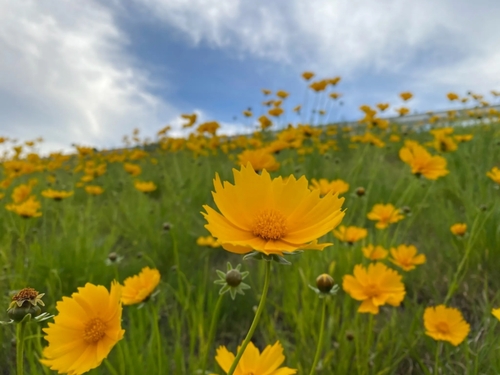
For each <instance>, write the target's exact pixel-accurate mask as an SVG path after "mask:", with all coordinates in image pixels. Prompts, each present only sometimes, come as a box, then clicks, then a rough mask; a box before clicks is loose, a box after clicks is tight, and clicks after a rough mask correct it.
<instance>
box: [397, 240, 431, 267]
mask: <svg viewBox="0 0 500 375" xmlns="http://www.w3.org/2000/svg"><path fill="white" fill-rule="evenodd" d="M391 256H392V258H390V259H389V260H390V261H391V262H392V263H394V264H395V265H396V266H398V267H400V268H402V269H403V270H404V271H411V270H413V269H415V266H417V265H420V264H424V263H425V261H426V258H425V255H424V254H417V248H416V247H415V246H413V245H399V246H398V247H397V248H394V247H393V248H391Z"/></svg>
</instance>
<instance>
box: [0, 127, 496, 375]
mask: <svg viewBox="0 0 500 375" xmlns="http://www.w3.org/2000/svg"><path fill="white" fill-rule="evenodd" d="M434 128H436V129H439V128H441V129H442V128H443V125H440V124H439V123H437V124H435V125H434ZM453 130H454V132H453V133H452V134H446V137H447V139H451V140H454V143H455V144H456V146H457V149H456V150H454V151H451V152H442V151H443V149H442V148H441V149H439V148H440V147H439V140H436V139H437V138H436V136H435V135H432V134H431V133H429V132H428V131H423V130H422V129H420V128H417V129H402V128H400V127H398V126H390V127H388V128H387V129H384V130H380V129H377V128H375V129H371V130H368V129H366V128H365V127H364V126H360V127H359V128H358V129H341V128H340V127H337V126H331V127H326V128H319V130H318V128H308V127H296V128H293V129H292V130H290V129H287V130H283V131H282V132H278V133H273V132H269V131H268V130H264V131H261V132H257V133H255V134H254V135H252V136H249V137H236V138H231V139H229V138H224V137H216V136H212V135H208V134H207V133H205V135H197V136H193V137H191V138H190V139H189V140H188V141H183V140H175V139H171V138H168V137H164V138H162V139H161V140H160V143H159V144H156V145H154V144H151V145H148V146H145V147H143V146H137V147H133V148H130V149H124V150H119V151H102V152H97V151H93V150H92V149H85V148H81V149H79V150H78V152H76V153H75V155H72V156H70V157H65V156H61V155H52V156H51V157H50V158H37V157H35V156H28V155H27V154H28V153H29V147H28V146H25V147H24V150H23V151H22V152H23V153H21V154H19V155H18V156H17V157H15V156H12V157H9V161H7V160H4V162H3V167H4V168H3V172H2V173H3V177H2V178H3V180H2V190H0V192H2V195H3V198H2V200H1V203H2V208H1V211H2V213H1V215H0V233H1V236H0V267H1V270H2V272H1V274H0V306H4V308H3V310H2V311H4V313H2V314H1V315H0V320H4V321H7V320H9V318H8V316H7V314H6V312H5V310H7V307H8V306H9V303H10V299H11V296H12V295H13V293H14V292H15V291H18V290H20V289H22V288H25V287H32V288H35V289H36V290H37V291H39V292H40V293H45V296H44V297H43V301H44V302H45V307H44V308H43V311H46V312H49V313H51V314H57V310H56V303H57V301H60V300H61V299H62V297H63V296H68V297H69V296H71V294H72V293H74V292H76V291H77V288H78V287H82V286H84V285H85V284H86V283H88V282H90V283H93V284H96V285H103V286H105V287H106V288H108V289H109V287H110V284H111V282H112V280H118V281H119V282H123V281H124V280H125V279H126V278H127V277H129V276H132V275H135V274H138V273H139V272H140V271H141V269H142V268H144V267H146V266H149V267H151V268H156V269H158V270H159V271H160V273H161V282H160V284H159V286H158V288H157V291H158V293H157V294H155V295H154V296H153V297H152V298H151V299H149V300H148V301H147V302H145V303H144V304H141V305H140V308H138V305H131V306H124V309H123V321H122V326H123V329H124V330H125V335H124V338H123V339H122V340H121V341H119V342H118V343H117V344H116V346H115V347H114V348H113V350H112V351H111V353H110V354H109V356H108V357H107V358H106V359H105V360H104V362H103V363H102V364H101V366H99V367H98V368H96V369H94V370H91V371H90V372H89V374H94V375H96V374H119V375H123V374H196V373H198V374H200V373H201V369H202V368H203V367H204V366H203V361H204V357H205V353H207V350H208V360H207V366H206V369H207V373H218V374H222V373H224V372H223V371H222V369H221V368H220V367H219V366H218V365H217V363H216V361H215V358H214V357H215V351H216V349H217V348H218V347H219V346H221V345H224V346H226V347H227V348H228V350H229V351H231V352H233V353H235V352H236V348H237V346H238V345H240V344H241V342H242V341H243V339H244V338H245V335H246V334H247V331H248V329H249V327H250V324H251V322H252V319H253V317H254V314H255V311H256V308H257V306H258V304H259V299H260V296H261V293H262V289H263V284H264V273H265V267H266V266H265V264H266V262H264V261H258V260H251V259H250V260H243V259H242V256H241V255H238V254H233V253H231V252H228V251H225V250H224V249H223V248H222V247H210V246H200V245H199V244H197V240H198V238H199V237H201V236H208V235H209V234H210V233H209V232H208V231H207V229H205V227H204V226H205V225H206V224H207V222H206V220H205V219H204V217H203V216H202V214H201V213H200V212H201V211H203V208H202V206H203V205H209V206H211V207H213V208H216V205H215V204H214V201H213V198H212V190H213V189H214V187H213V179H214V177H215V175H216V173H218V174H219V175H220V178H221V180H222V181H230V182H231V183H232V182H233V181H234V180H233V172H232V169H233V168H237V169H239V166H238V164H239V163H238V160H242V159H241V158H242V156H241V155H242V152H243V151H244V150H252V149H256V150H262V149H264V148H265V147H268V146H269V145H270V144H273V143H272V142H273V141H275V140H276V138H277V136H278V135H280V134H281V135H280V136H281V138H280V139H281V140H282V142H286V143H287V146H286V147H282V149H281V150H280V151H279V152H277V153H275V154H273V153H272V152H271V151H267V154H268V155H274V157H275V158H276V161H277V162H279V163H280V165H279V167H278V168H277V169H276V170H275V171H273V172H270V173H271V176H272V177H277V176H289V175H294V176H296V177H297V178H299V177H300V176H305V177H306V178H307V179H308V180H309V181H311V180H312V179H317V180H319V179H320V178H325V179H328V180H330V181H331V180H335V179H342V180H343V181H345V182H346V183H348V184H349V189H348V191H347V192H345V193H343V194H341V196H343V197H345V202H344V203H343V205H342V207H343V208H345V209H346V211H345V217H344V218H343V220H342V223H341V225H345V226H357V227H361V228H365V229H367V236H366V237H364V238H362V239H360V240H359V241H356V242H354V243H352V244H349V243H347V242H342V241H340V240H339V239H338V238H336V237H335V236H334V234H333V232H332V231H329V232H328V233H327V234H326V235H325V236H324V237H322V238H321V242H331V243H333V246H330V247H327V248H325V249H324V250H323V251H310V250H306V251H304V252H303V253H301V254H298V255H290V256H285V258H286V259H287V260H289V261H290V262H291V263H292V264H291V265H282V264H278V263H277V262H271V270H272V272H271V277H270V285H269V293H268V296H267V303H266V305H265V306H264V311H263V314H262V316H261V319H260V321H259V323H258V326H257V329H256V331H255V334H254V336H253V339H252V342H253V343H254V344H255V345H256V346H257V347H258V348H259V349H260V350H263V349H264V347H265V346H266V345H272V344H274V343H275V342H276V341H278V340H279V341H280V343H281V344H282V345H283V348H284V355H285V357H286V360H285V362H284V364H283V366H287V367H290V368H293V369H297V370H298V373H299V374H307V373H317V374H380V375H382V374H435V373H440V374H498V373H500V352H499V349H500V342H499V339H498V336H499V333H500V326H499V324H498V320H497V319H496V318H495V317H494V316H493V315H492V309H493V308H498V307H500V294H499V292H498V291H499V289H500V278H498V276H497V275H498V270H499V269H500V253H499V251H500V248H499V243H500V226H499V219H500V203H499V200H500V199H499V198H500V190H499V189H498V187H499V184H498V183H495V182H494V181H493V180H492V179H491V178H489V177H487V175H486V174H487V172H488V171H491V170H492V168H493V167H495V166H500V143H499V142H500V137H499V136H500V123H499V122H498V120H491V119H482V120H481V121H478V122H477V124H476V125H475V126H468V127H460V126H457V127H455V128H454V129H453ZM366 134H370V135H369V136H367V135H366ZM464 134H470V135H472V136H473V137H472V139H470V140H467V141H464V142H460V138H454V137H455V135H464ZM353 137H354V138H353ZM371 137H374V138H371ZM408 140H414V141H417V142H419V143H420V144H421V145H424V146H425V147H426V149H427V150H428V151H429V152H430V153H431V154H432V155H441V156H442V157H443V158H444V159H445V160H446V162H447V165H446V169H447V170H448V171H449V174H447V175H445V176H442V177H439V178H437V179H436V180H430V179H427V178H425V176H420V177H417V176H415V175H414V174H412V170H411V168H410V166H409V165H407V164H405V163H404V162H403V161H402V160H401V158H400V155H399V152H400V150H401V149H402V148H403V147H404V145H405V141H408ZM462 140H463V139H462ZM436 142H437V143H436ZM436 144H437V146H436ZM273 145H274V147H277V146H276V143H274V144H273ZM435 146H436V147H437V149H436V147H435ZM238 155H240V159H238ZM13 161H14V162H15V161H17V162H19V163H21V166H20V167H18V168H17V169H16V168H14V167H12V166H11V164H12V162H13ZM9 163H11V164H9ZM23 163H24V164H23ZM125 163H131V164H134V165H136V166H139V167H140V173H139V174H137V175H136V176H132V175H131V174H130V173H128V172H127V171H126V170H125V168H124V164H125ZM256 163H257V162H256V161H255V160H254V161H253V164H256ZM254 167H255V168H256V169H259V167H258V166H256V165H254ZM271 169H272V168H271ZM135 173H137V171H136V172H135ZM86 176H88V177H86ZM137 179H139V180H141V181H152V182H154V184H155V185H156V186H157V189H156V190H155V191H153V192H151V193H143V192H140V191H138V190H137V189H136V188H135V187H134V181H135V180H137ZM22 184H27V185H28V186H30V187H31V195H33V196H35V197H36V200H37V201H39V202H41V208H40V210H39V212H40V213H41V216H39V217H30V218H26V217H22V215H19V214H16V212H14V211H9V210H7V209H5V208H4V206H8V205H9V204H12V201H13V198H12V194H13V193H14V189H15V188H16V187H18V186H20V185H22ZM89 185H97V186H100V187H102V188H103V192H102V194H99V195H92V194H89V193H88V192H87V191H86V190H85V187H86V186H89ZM360 187H362V188H364V190H365V194H364V195H362V196H360V195H358V194H356V192H358V193H359V191H360V190H357V189H358V188H360ZM48 188H52V189H55V190H65V191H72V192H74V194H73V195H72V196H70V197H68V198H64V199H62V200H60V201H56V200H54V199H50V198H47V197H44V196H42V194H41V193H42V191H44V190H46V189H48ZM292 203H293V202H291V204H292ZM381 203H384V204H387V203H391V204H393V205H394V206H395V207H396V208H397V209H399V212H401V213H402V214H403V215H404V218H403V219H402V220H400V221H398V222H396V223H393V224H391V225H389V226H388V227H387V228H385V229H378V228H376V227H375V222H374V221H372V220H369V219H368V218H367V214H368V213H369V212H370V211H371V210H372V208H373V207H374V206H375V205H376V204H381ZM241 214H242V215H244V214H245V213H244V212H242V213H241ZM456 223H465V224H467V231H466V234H465V235H464V236H459V235H454V234H453V233H452V232H451V231H450V227H451V226H452V225H453V224H456ZM337 229H338V228H337ZM369 244H373V245H380V246H383V247H384V248H385V249H387V250H389V249H391V248H396V247H398V246H399V245H402V244H406V245H414V246H415V247H416V248H417V249H418V253H420V254H424V255H425V257H426V261H425V263H423V264H420V265H417V266H416V268H415V269H413V270H410V271H404V270H403V269H401V268H400V267H398V265H396V264H394V263H393V262H390V261H389V260H388V258H385V259H383V260H381V261H380V262H383V263H384V264H386V265H387V266H388V267H389V268H392V269H394V270H395V271H396V272H397V273H398V274H399V275H401V276H402V282H403V284H404V287H405V291H406V294H405V295H404V300H403V301H402V302H401V303H400V304H399V305H398V306H390V305H385V306H382V307H381V308H380V312H379V313H378V314H370V313H360V312H357V310H358V308H359V306H360V302H359V301H356V300H354V299H353V298H351V296H350V295H349V293H347V292H346V291H345V290H344V288H343V280H345V277H346V275H352V274H353V270H354V267H355V266H356V265H360V264H362V265H365V266H367V265H368V264H370V263H371V260H370V259H368V258H366V257H365V256H364V255H363V252H362V249H363V248H364V247H366V246H368V245H369ZM227 262H231V264H232V265H233V266H236V265H237V264H241V265H242V266H241V270H242V271H249V273H250V274H249V276H248V277H247V278H246V279H245V283H247V284H248V285H250V287H251V289H249V290H246V291H245V295H244V296H242V295H237V298H236V299H235V300H232V299H231V297H230V295H229V294H224V295H222V297H219V294H218V291H219V289H220V286H218V285H215V284H214V281H215V280H217V278H218V276H217V273H216V270H217V269H219V270H222V271H225V270H226V263H227ZM323 273H328V274H330V275H331V276H332V277H333V278H334V280H335V282H336V283H337V284H338V285H339V291H338V293H337V295H335V296H329V297H327V298H318V295H317V294H316V293H314V291H313V290H311V288H310V287H309V285H311V286H315V283H316V282H315V280H316V278H317V277H318V276H319V275H320V274H323ZM324 303H325V307H326V315H325V318H324V325H323V328H321V320H322V316H321V311H322V308H323V304H324ZM441 304H445V305H446V306H448V307H454V308H457V309H458V310H459V311H460V312H461V314H462V315H463V318H464V319H465V321H466V322H467V323H468V324H469V325H470V332H469V333H468V335H467V337H466V338H465V340H463V342H461V343H460V344H459V345H456V346H455V345H452V344H451V343H449V342H446V341H436V340H434V339H433V338H432V337H430V336H429V335H426V334H425V332H426V329H425V327H424V321H423V315H424V310H425V309H426V308H428V307H432V306H437V305H441ZM216 305H218V306H219V307H220V310H219V313H218V314H217V315H218V318H217V319H215V323H214V324H215V325H214V327H215V331H214V337H213V339H211V337H210V332H209V331H210V326H211V324H212V320H213V318H214V316H215V315H216V314H215V311H216V310H218V309H216ZM50 321H52V320H49V322H50ZM44 327H47V322H43V323H40V324H38V323H34V322H32V323H30V324H28V325H27V328H26V329H27V331H26V336H25V339H24V342H25V354H24V357H25V360H24V365H25V369H24V371H25V373H26V374H51V373H55V372H54V371H51V370H49V369H48V368H47V367H45V366H43V365H42V364H40V362H39V359H40V358H42V350H43V347H44V346H46V344H47V343H46V341H45V340H44V338H43V336H44V333H43V332H42V331H41V329H42V328H44ZM322 329H323V330H324V331H323V335H322V337H321V348H320V351H319V361H318V363H317V366H316V369H315V372H311V366H312V364H313V358H314V357H315V354H316V351H317V345H318V340H319V339H320V332H321V330H322ZM15 337H16V327H15V325H4V326H0V345H1V350H0V374H2V375H3V374H15V373H16V341H15ZM255 375H257V374H255Z"/></svg>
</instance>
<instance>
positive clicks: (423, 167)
mask: <svg viewBox="0 0 500 375" xmlns="http://www.w3.org/2000/svg"><path fill="white" fill-rule="evenodd" d="M399 157H400V158H401V160H402V161H404V162H405V163H406V164H408V165H409V166H410V167H411V173H413V174H414V175H415V176H417V177H420V176H424V177H425V178H427V179H429V180H437V179H438V178H439V177H442V176H446V175H447V174H448V173H449V171H448V170H447V169H446V159H445V158H443V157H442V156H432V155H431V154H430V153H429V152H428V151H427V150H426V149H425V148H424V147H422V146H420V145H419V144H418V143H416V142H411V141H410V142H406V144H405V146H404V147H403V148H401V150H399Z"/></svg>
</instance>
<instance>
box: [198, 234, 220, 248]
mask: <svg viewBox="0 0 500 375" xmlns="http://www.w3.org/2000/svg"><path fill="white" fill-rule="evenodd" d="M196 244H197V245H198V246H207V247H220V243H219V242H217V240H216V239H215V238H213V237H212V236H206V237H198V238H197V240H196Z"/></svg>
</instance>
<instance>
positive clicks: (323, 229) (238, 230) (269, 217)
mask: <svg viewBox="0 0 500 375" xmlns="http://www.w3.org/2000/svg"><path fill="white" fill-rule="evenodd" d="M233 173H234V181H235V183H234V185H232V184H231V183H229V182H224V185H223V184H222V182H221V180H220V178H219V176H218V175H216V177H215V180H214V186H215V192H213V193H212V194H213V197H214V201H215V204H216V205H217V208H218V209H219V211H220V213H218V212H217V211H215V210H214V209H213V208H211V207H209V206H203V208H204V209H205V210H206V213H203V215H204V216H205V219H206V220H207V221H208V224H207V225H205V228H207V229H208V230H209V232H210V233H211V234H212V236H214V237H215V238H217V240H218V241H219V242H220V243H221V245H222V247H223V248H224V249H226V250H228V251H231V252H233V253H237V254H246V253H249V252H251V251H252V250H256V251H259V252H262V253H265V254H268V255H269V254H278V255H282V254H283V252H284V251H286V252H291V251H295V250H299V249H315V250H323V249H324V248H325V247H326V246H329V245H331V244H330V243H323V244H318V243H317V239H318V238H320V237H321V236H323V235H325V234H326V233H328V232H329V231H331V230H332V229H334V228H335V227H336V226H337V225H339V224H340V222H341V221H342V218H343V217H344V212H343V211H342V210H341V207H342V203H343V202H344V198H339V197H338V195H337V194H336V195H333V194H332V193H329V194H327V195H325V196H324V197H323V198H320V196H319V191H318V190H314V191H311V190H309V189H308V182H307V179H306V178H305V177H304V176H302V177H301V178H299V179H298V180H297V179H295V177H294V176H293V175H292V176H290V177H289V178H288V179H287V180H286V182H285V181H283V179H282V178H281V177H278V178H275V179H271V176H270V175H269V173H268V172H267V171H266V170H264V171H262V174H261V175H259V174H257V173H255V171H254V170H253V168H252V166H251V165H250V164H247V166H246V167H244V166H242V167H241V170H240V171H237V170H235V169H233Z"/></svg>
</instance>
